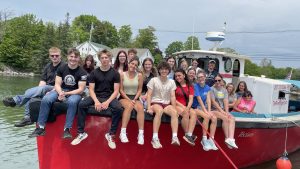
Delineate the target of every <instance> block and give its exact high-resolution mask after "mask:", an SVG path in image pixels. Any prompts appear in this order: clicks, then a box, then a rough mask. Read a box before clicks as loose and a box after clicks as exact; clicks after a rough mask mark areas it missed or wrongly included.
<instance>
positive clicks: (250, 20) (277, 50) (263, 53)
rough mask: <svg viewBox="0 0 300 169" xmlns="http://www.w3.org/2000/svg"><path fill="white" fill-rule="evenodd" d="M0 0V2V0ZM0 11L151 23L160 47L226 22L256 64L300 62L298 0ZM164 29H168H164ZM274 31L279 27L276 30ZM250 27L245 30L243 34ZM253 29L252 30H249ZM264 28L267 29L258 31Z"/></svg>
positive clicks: (73, 3) (58, 4) (33, 3)
mask: <svg viewBox="0 0 300 169" xmlns="http://www.w3.org/2000/svg"><path fill="white" fill-rule="evenodd" d="M2 1H3V2H2ZM0 2H1V7H0V10H3V9H5V10H11V11H13V12H14V16H19V15H22V14H26V13H32V14H35V15H36V16H37V17H38V18H41V19H42V20H44V21H52V22H56V23H58V22H59V21H62V20H64V18H65V14H66V13H67V12H69V13H70V16H71V19H74V17H76V16H78V15H81V14H92V15H95V16H97V17H98V19H100V20H101V21H103V20H107V21H109V22H111V23H112V24H113V25H115V26H116V27H117V28H119V27H120V26H122V25H128V24H129V25H131V27H132V29H133V31H135V32H136V30H137V29H139V28H146V27H147V26H153V27H154V28H156V29H157V32H156V35H157V38H158V44H159V48H160V49H161V50H163V51H164V50H165V48H166V47H167V46H168V45H169V44H170V43H171V42H173V41H176V40H180V41H183V42H184V41H185V40H186V39H187V37H188V36H191V35H192V31H193V22H194V23H195V24H194V29H195V32H207V31H220V30H221V28H222V26H223V23H224V22H225V21H226V23H227V34H226V40H225V42H224V43H223V44H222V47H230V48H233V49H235V50H236V51H237V52H239V53H240V54H244V55H248V56H249V57H250V58H252V61H253V62H255V63H259V61H260V60H261V59H262V58H263V57H267V58H270V59H271V60H272V63H273V65H274V66H276V67H287V66H290V67H295V68H299V67H300V64H299V63H300V54H299V53H300V43H299V42H298V41H299V39H300V22H299V16H300V10H299V9H300V1H298V0H147V1H146V0H110V1H100V0H51V1H50V0H44V1H40V0H23V1H21V0H9V1H8V0H7V1H4V0H0ZM168 31H169V32H168ZM277 31H278V32H277ZM246 32H250V33H246ZM251 32H252V33H251ZM257 32H269V33H257ZM195 35H196V36H197V37H198V38H199V40H200V47H201V48H202V49H209V48H211V47H212V44H211V43H210V42H208V41H206V40H205V33H195Z"/></svg>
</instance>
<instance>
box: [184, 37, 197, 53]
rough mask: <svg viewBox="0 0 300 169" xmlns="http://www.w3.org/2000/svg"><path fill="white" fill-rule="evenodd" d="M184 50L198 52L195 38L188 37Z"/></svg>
mask: <svg viewBox="0 0 300 169" xmlns="http://www.w3.org/2000/svg"><path fill="white" fill-rule="evenodd" d="M184 49H185V50H200V49H201V48H200V44H199V40H198V38H197V37H196V36H189V37H188V38H187V40H186V42H185V43H184Z"/></svg>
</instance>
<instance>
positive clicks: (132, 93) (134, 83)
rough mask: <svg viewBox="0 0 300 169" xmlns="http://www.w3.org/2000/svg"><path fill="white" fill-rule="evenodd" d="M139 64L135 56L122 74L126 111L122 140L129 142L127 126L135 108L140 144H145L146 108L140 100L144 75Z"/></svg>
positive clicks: (123, 103)
mask: <svg viewBox="0 0 300 169" xmlns="http://www.w3.org/2000/svg"><path fill="white" fill-rule="evenodd" d="M138 66H139V58H138V57H134V58H132V59H131V60H130V61H129V63H128V71H127V72H123V73H122V74H121V80H120V97H119V100H120V103H121V104H122V106H123V108H124V111H123V115H122V127H121V133H120V140H121V142H122V143H128V142H129V140H128V138H127V133H126V127H127V125H128V122H129V120H130V115H131V112H132V110H133V109H135V110H136V112H137V118H136V119H137V123H138V128H139V134H138V137H137V139H138V141H137V143H138V144H140V145H143V144H144V120H145V115H144V108H143V104H142V103H141V101H140V99H139V98H140V95H141V93H142V87H143V75H142V74H141V73H138V72H137V68H138Z"/></svg>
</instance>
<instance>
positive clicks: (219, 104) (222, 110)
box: [211, 74, 238, 149]
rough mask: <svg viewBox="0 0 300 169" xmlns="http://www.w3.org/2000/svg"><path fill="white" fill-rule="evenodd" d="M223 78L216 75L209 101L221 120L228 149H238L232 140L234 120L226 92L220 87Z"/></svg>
mask: <svg viewBox="0 0 300 169" xmlns="http://www.w3.org/2000/svg"><path fill="white" fill-rule="evenodd" d="M222 80H223V77H222V76H221V75H220V74H218V75H217V76H216V77H215V84H214V86H213V87H211V93H212V94H211V96H212V97H211V100H212V105H213V107H214V109H213V110H215V113H214V114H215V115H216V116H217V118H219V119H222V122H223V123H222V127H223V130H224V134H225V143H226V144H227V145H228V147H229V148H236V149H237V148H238V146H237V145H236V143H235V139H234V130H235V118H234V117H233V116H232V115H231V114H230V113H229V109H228V92H227V90H226V89H225V88H224V87H222V86H221V82H222Z"/></svg>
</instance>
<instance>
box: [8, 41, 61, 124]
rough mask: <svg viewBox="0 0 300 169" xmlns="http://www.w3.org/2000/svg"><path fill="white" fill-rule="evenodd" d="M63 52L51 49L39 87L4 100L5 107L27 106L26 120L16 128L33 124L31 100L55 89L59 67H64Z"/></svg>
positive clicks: (54, 48)
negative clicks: (30, 108)
mask: <svg viewBox="0 0 300 169" xmlns="http://www.w3.org/2000/svg"><path fill="white" fill-rule="evenodd" d="M60 54H61V51H60V49H59V48H57V47H51V48H50V49H49V59H50V60H51V62H50V63H48V64H47V65H46V66H45V68H44V70H43V73H42V77H41V80H40V82H39V85H38V86H35V87H32V88H30V89H27V90H26V91H25V93H24V94H22V95H16V96H14V97H7V98H5V99H3V104H4V105H5V106H10V107H15V106H16V105H18V106H20V107H21V106H23V105H25V111H24V118H23V119H22V120H20V121H18V122H17V123H16V124H15V127H24V126H26V125H30V124H33V122H32V121H31V119H30V112H29V102H30V100H31V98H35V97H43V96H44V95H45V94H46V93H47V92H49V91H51V90H52V89H53V88H54V81H55V76H56V71H57V69H58V67H60V66H62V65H64V63H62V61H61V55H60Z"/></svg>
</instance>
